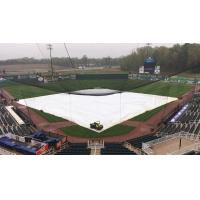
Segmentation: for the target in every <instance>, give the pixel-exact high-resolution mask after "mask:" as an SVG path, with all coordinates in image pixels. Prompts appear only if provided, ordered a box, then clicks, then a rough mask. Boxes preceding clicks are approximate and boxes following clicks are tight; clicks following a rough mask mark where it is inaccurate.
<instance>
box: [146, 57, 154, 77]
mask: <svg viewBox="0 0 200 200" xmlns="http://www.w3.org/2000/svg"><path fill="white" fill-rule="evenodd" d="M155 69H156V61H155V60H154V59H153V58H151V57H149V58H147V59H145V60H144V73H150V74H154V73H155Z"/></svg>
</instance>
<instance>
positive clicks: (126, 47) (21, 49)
mask: <svg viewBox="0 0 200 200" xmlns="http://www.w3.org/2000/svg"><path fill="white" fill-rule="evenodd" d="M52 45H53V51H52V55H53V56H54V57H65V56H67V53H66V51H65V48H64V44H61V43H60V44H58V43H57V44H52ZM66 45H67V47H68V50H69V53H70V56H71V57H82V56H83V55H87V56H88V57H93V58H101V57H106V56H110V57H119V56H124V55H127V54H129V53H131V52H132V51H134V50H135V49H136V48H138V47H142V46H145V44H143V43H133V44H131V43H130V44H125V43H118V44H113V43H112V44H109V43H105V44H103V43H90V44H89V43H82V44H81V43H80V44H78V43H69V44H66ZM161 45H165V46H172V45H173V44H169V43H166V44H164V43H163V44H160V43H154V44H152V46H161ZM48 56H49V52H48V50H47V44H36V43H35V44H34V43H32V44H31V43H25V44H0V60H5V59H12V58H22V57H34V58H44V57H45V58H46V57H48Z"/></svg>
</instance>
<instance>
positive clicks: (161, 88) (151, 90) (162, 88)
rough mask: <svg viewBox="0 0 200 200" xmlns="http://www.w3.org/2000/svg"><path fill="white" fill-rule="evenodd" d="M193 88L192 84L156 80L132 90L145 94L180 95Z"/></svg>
mask: <svg viewBox="0 0 200 200" xmlns="http://www.w3.org/2000/svg"><path fill="white" fill-rule="evenodd" d="M191 89H192V86H191V85H186V84H177V83H165V82H161V81H159V82H156V83H151V84H148V85H145V86H143V87H138V88H136V89H133V90H131V91H132V92H138V93H144V94H155V95H161V96H170V97H179V96H182V95H183V94H185V93H186V92H188V91H190V90H191Z"/></svg>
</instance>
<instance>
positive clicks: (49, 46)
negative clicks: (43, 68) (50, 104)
mask: <svg viewBox="0 0 200 200" xmlns="http://www.w3.org/2000/svg"><path fill="white" fill-rule="evenodd" d="M47 49H48V50H49V56H50V67H51V79H52V80H53V76H54V70H53V62H52V55H51V51H52V49H53V47H52V44H48V45H47Z"/></svg>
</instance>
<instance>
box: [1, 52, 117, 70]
mask: <svg viewBox="0 0 200 200" xmlns="http://www.w3.org/2000/svg"><path fill="white" fill-rule="evenodd" d="M52 61H53V64H54V65H59V66H64V67H66V68H71V67H80V66H81V67H89V66H91V67H92V66H94V67H101V66H105V67H112V66H119V65H120V58H111V57H104V58H88V57H87V56H86V55H84V56H83V57H82V58H65V57H53V58H52ZM49 63H50V59H49V58H44V59H36V58H28V57H25V58H17V59H9V60H0V65H1V66H3V65H5V66H6V65H15V64H49Z"/></svg>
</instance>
